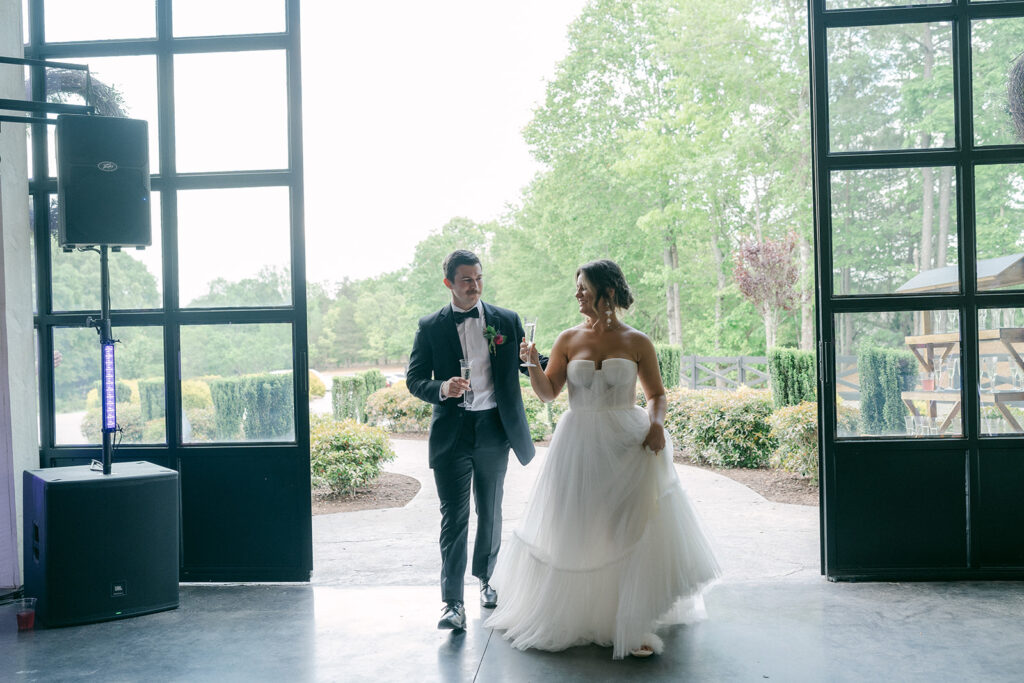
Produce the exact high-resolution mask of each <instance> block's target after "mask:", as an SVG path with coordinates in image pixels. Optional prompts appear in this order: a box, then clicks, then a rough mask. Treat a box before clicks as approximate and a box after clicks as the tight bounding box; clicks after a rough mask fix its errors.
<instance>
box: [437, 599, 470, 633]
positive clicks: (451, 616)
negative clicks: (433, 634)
mask: <svg viewBox="0 0 1024 683" xmlns="http://www.w3.org/2000/svg"><path fill="white" fill-rule="evenodd" d="M437 627H438V628H439V629H454V630H456V631H462V630H463V629H465V628H466V608H465V606H464V605H463V604H462V602H461V601H458V600H453V601H451V602H448V603H445V606H444V612H443V613H442V614H441V621H439V622H437Z"/></svg>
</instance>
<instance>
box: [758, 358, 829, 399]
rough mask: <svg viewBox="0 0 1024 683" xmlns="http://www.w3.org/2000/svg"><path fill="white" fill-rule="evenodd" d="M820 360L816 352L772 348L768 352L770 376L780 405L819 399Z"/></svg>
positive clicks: (773, 393) (775, 397)
mask: <svg viewBox="0 0 1024 683" xmlns="http://www.w3.org/2000/svg"><path fill="white" fill-rule="evenodd" d="M816 360H817V359H816V357H815V355H814V352H812V351H798V350H797V349H771V350H770V351H769V352H768V376H769V378H770V381H771V387H772V397H773V398H774V399H775V407H776V408H782V407H783V406H795V405H798V404H800V403H803V402H804V401H817V400H818V393H817V368H816V367H815V365H816Z"/></svg>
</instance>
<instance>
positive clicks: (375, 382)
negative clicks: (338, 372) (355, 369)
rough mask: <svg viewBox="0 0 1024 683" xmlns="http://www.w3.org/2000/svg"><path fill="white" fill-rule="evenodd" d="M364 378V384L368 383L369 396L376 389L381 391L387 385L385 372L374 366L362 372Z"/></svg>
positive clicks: (367, 393)
mask: <svg viewBox="0 0 1024 683" xmlns="http://www.w3.org/2000/svg"><path fill="white" fill-rule="evenodd" d="M360 376H361V377H362V378H363V384H364V385H366V395H367V396H369V395H370V394H372V393H373V392H375V391H380V390H381V389H383V388H384V387H385V386H387V383H388V381H387V379H386V378H385V377H384V373H383V372H381V371H380V370H377V369H376V368H374V369H373V370H367V371H366V372H363V373H361V374H360Z"/></svg>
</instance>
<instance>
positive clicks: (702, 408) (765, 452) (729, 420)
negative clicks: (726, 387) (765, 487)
mask: <svg viewBox="0 0 1024 683" xmlns="http://www.w3.org/2000/svg"><path fill="white" fill-rule="evenodd" d="M771 413H772V400H771V394H770V392H768V391H765V390H761V389H750V388H748V387H740V388H739V389H737V390H736V391H716V390H713V389H704V390H700V391H692V390H689V389H673V390H672V391H670V392H669V393H668V400H667V410H666V415H665V427H666V428H667V430H668V431H669V433H670V434H671V435H672V437H673V438H674V439H675V440H676V443H678V444H679V445H681V446H682V447H683V448H684V449H686V450H687V451H688V452H689V454H690V456H691V457H693V458H695V459H696V460H697V461H698V462H701V463H705V464H708V465H714V466H716V467H749V468H754V467H764V466H766V465H767V464H768V458H769V456H770V454H771V452H772V451H773V450H774V449H775V441H774V439H773V438H772V436H771V427H770V426H769V424H768V417H769V416H770V415H771Z"/></svg>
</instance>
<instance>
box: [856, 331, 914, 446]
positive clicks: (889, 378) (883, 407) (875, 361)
mask: <svg viewBox="0 0 1024 683" xmlns="http://www.w3.org/2000/svg"><path fill="white" fill-rule="evenodd" d="M916 375H917V359H916V358H915V357H914V354H912V353H911V352H910V351H897V350H893V349H886V348H877V347H864V348H862V349H860V352H859V353H858V354H857V376H858V378H859V382H860V428H861V433H862V434H873V435H880V434H903V433H904V432H905V430H906V424H905V422H904V419H903V418H904V416H906V415H907V414H908V413H909V411H908V410H907V406H906V405H905V404H904V403H903V399H901V398H900V394H901V393H902V392H904V391H907V390H909V389H911V388H912V387H913V386H914V381H915V379H916Z"/></svg>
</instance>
